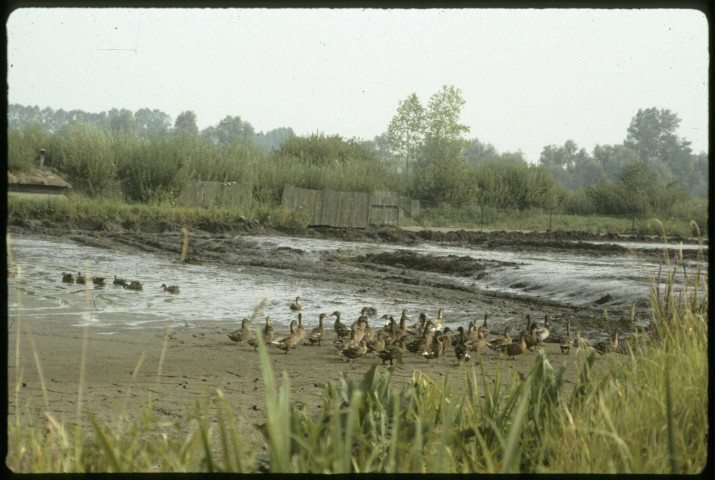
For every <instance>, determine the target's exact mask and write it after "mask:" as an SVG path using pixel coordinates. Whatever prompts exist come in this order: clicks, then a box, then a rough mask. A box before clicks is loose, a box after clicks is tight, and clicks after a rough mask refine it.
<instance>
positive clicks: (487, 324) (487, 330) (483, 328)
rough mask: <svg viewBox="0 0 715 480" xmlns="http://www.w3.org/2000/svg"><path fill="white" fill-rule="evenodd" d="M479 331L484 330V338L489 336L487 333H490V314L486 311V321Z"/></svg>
mask: <svg viewBox="0 0 715 480" xmlns="http://www.w3.org/2000/svg"><path fill="white" fill-rule="evenodd" d="M478 331H479V332H483V336H484V338H487V335H489V314H488V313H485V314H484V322H483V323H482V325H481V326H480V327H479V329H478Z"/></svg>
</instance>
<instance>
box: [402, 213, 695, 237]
mask: <svg viewBox="0 0 715 480" xmlns="http://www.w3.org/2000/svg"><path fill="white" fill-rule="evenodd" d="M418 220H419V222H420V224H421V225H424V226H426V227H452V228H455V227H456V228H466V229H484V230H525V231H537V232H544V231H546V230H549V227H551V228H550V229H551V230H552V231H556V230H563V231H580V232H589V233H595V234H606V233H625V232H629V231H632V228H631V226H632V224H631V219H630V218H619V217H604V216H598V215H565V214H558V213H554V214H553V215H551V216H549V214H548V213H543V212H538V211H516V210H514V211H502V210H491V211H489V212H487V213H486V214H485V216H484V219H482V215H481V212H480V211H479V209H470V208H454V207H450V206H440V207H434V208H423V209H422V210H421V216H420V218H419V219H418ZM660 220H661V221H662V223H663V228H664V229H665V232H666V234H667V235H668V236H679V237H683V238H687V237H692V236H695V235H694V233H693V231H692V228H691V226H690V221H689V220H684V219H681V218H665V219H663V218H661V219H660ZM412 223H414V224H416V222H414V221H412ZM700 228H701V230H702V231H703V233H704V234H707V233H706V232H707V221H705V222H704V225H701V226H700ZM635 231H636V232H637V233H638V234H641V235H660V234H661V233H662V229H661V226H660V225H659V224H657V223H654V222H652V221H650V219H648V218H637V219H636V221H635Z"/></svg>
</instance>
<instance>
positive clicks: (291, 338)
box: [271, 320, 300, 354]
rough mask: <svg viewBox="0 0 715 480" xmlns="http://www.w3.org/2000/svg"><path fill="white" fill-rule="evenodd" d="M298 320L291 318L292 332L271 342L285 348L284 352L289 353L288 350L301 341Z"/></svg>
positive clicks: (277, 346) (279, 347) (281, 348)
mask: <svg viewBox="0 0 715 480" xmlns="http://www.w3.org/2000/svg"><path fill="white" fill-rule="evenodd" d="M297 325H298V322H296V321H295V320H291V322H290V333H289V334H288V335H286V336H284V337H282V338H280V339H278V340H274V341H272V342H271V343H272V344H273V345H275V346H276V348H278V349H280V350H283V351H284V353H286V354H287V353H288V350H291V349H293V348H295V347H296V346H297V345H298V342H299V341H300V340H299V338H298V334H297V330H298V329H297V328H296V326H297Z"/></svg>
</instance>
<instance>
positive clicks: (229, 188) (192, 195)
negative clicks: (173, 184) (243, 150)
mask: <svg viewBox="0 0 715 480" xmlns="http://www.w3.org/2000/svg"><path fill="white" fill-rule="evenodd" d="M252 200H253V194H252V187H251V185H247V184H239V183H223V182H199V181H193V182H188V183H187V184H186V187H185V188H184V190H183V191H182V192H181V195H179V198H178V199H177V203H178V204H180V205H185V206H191V207H213V206H215V207H222V208H241V207H244V208H248V207H250V206H251V202H252Z"/></svg>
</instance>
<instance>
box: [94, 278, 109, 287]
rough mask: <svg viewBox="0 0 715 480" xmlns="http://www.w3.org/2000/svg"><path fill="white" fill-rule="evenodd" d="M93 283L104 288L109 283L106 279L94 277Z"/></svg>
mask: <svg viewBox="0 0 715 480" xmlns="http://www.w3.org/2000/svg"><path fill="white" fill-rule="evenodd" d="M92 283H93V284H95V285H97V286H98V287H103V286H104V285H106V284H107V281H106V280H105V279H104V277H98V276H95V277H92Z"/></svg>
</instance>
